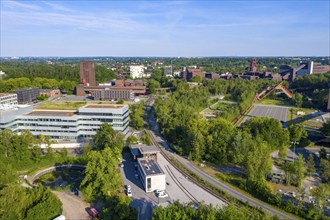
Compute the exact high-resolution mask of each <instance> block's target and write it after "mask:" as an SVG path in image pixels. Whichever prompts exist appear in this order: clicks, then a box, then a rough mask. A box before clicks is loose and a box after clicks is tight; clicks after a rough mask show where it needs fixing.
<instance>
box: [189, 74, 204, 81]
mask: <svg viewBox="0 0 330 220" xmlns="http://www.w3.org/2000/svg"><path fill="white" fill-rule="evenodd" d="M191 82H197V83H201V82H203V78H202V77H201V76H200V75H196V76H194V77H193V78H191Z"/></svg>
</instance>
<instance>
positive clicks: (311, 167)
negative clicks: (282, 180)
mask: <svg viewBox="0 0 330 220" xmlns="http://www.w3.org/2000/svg"><path fill="white" fill-rule="evenodd" d="M306 172H307V174H308V175H313V174H314V173H315V163H314V157H313V155H312V154H309V155H308V160H307V162H306Z"/></svg>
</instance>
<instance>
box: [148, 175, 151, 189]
mask: <svg viewBox="0 0 330 220" xmlns="http://www.w3.org/2000/svg"><path fill="white" fill-rule="evenodd" d="M147 190H148V191H150V190H151V178H147Z"/></svg>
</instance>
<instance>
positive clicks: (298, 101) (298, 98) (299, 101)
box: [292, 93, 303, 108]
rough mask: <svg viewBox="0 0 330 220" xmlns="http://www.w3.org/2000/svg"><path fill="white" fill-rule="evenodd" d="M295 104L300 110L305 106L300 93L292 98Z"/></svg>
mask: <svg viewBox="0 0 330 220" xmlns="http://www.w3.org/2000/svg"><path fill="white" fill-rule="evenodd" d="M292 101H293V104H294V105H295V106H296V107H298V108H300V107H301V106H302V104H303V96H302V95H301V94H300V93H296V94H295V95H294V96H293V98H292Z"/></svg>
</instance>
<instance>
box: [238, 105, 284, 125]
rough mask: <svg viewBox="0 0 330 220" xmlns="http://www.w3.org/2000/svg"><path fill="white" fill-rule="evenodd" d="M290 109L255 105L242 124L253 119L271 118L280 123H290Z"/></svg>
mask: <svg viewBox="0 0 330 220" xmlns="http://www.w3.org/2000/svg"><path fill="white" fill-rule="evenodd" d="M288 112H289V107H285V106H272V105H254V107H253V108H252V110H251V111H250V112H249V113H248V114H247V115H246V116H245V118H244V119H243V121H242V123H244V122H245V121H247V120H249V119H250V118H251V117H269V118H274V119H277V120H279V121H285V122H286V121H288Z"/></svg>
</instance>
